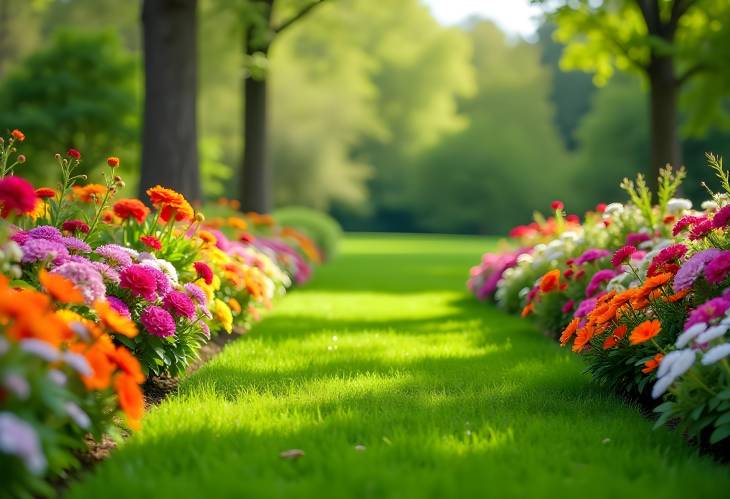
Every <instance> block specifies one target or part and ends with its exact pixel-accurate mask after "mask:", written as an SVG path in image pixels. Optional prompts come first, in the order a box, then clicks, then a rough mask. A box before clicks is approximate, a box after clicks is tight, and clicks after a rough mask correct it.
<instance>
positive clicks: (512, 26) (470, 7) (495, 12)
mask: <svg viewBox="0 0 730 499" xmlns="http://www.w3.org/2000/svg"><path fill="white" fill-rule="evenodd" d="M422 1H423V2H424V3H425V4H426V5H428V6H429V8H430V9H431V13H432V14H433V16H434V17H435V18H436V19H438V21H439V22H441V23H442V24H446V25H453V24H458V23H460V22H461V21H463V20H464V19H465V18H467V17H469V16H471V15H479V16H480V17H484V18H487V19H491V20H493V21H494V22H496V23H497V24H498V25H499V27H500V28H502V29H503V30H504V31H506V32H507V33H509V34H511V35H521V36H523V37H527V38H529V37H530V36H531V35H533V34H534V33H535V29H536V28H537V22H536V21H535V20H534V19H533V18H534V17H535V16H536V15H539V14H540V12H541V9H540V8H539V7H535V6H531V5H530V1H529V0H422Z"/></svg>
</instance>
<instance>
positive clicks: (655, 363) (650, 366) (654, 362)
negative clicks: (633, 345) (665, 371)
mask: <svg viewBox="0 0 730 499" xmlns="http://www.w3.org/2000/svg"><path fill="white" fill-rule="evenodd" d="M662 359H664V354H661V353H658V354H656V355H655V356H654V358H652V359H649V360H647V361H646V362H644V366H645V367H644V369H642V370H641V372H643V373H644V374H649V373H650V372H652V371H654V370H655V369H656V368H657V367H659V364H661V363H662Z"/></svg>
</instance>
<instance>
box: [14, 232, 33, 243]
mask: <svg viewBox="0 0 730 499" xmlns="http://www.w3.org/2000/svg"><path fill="white" fill-rule="evenodd" d="M10 239H12V240H13V241H15V242H16V243H18V244H20V245H22V244H25V242H26V241H27V240H28V239H30V236H29V235H28V232H27V231H24V230H19V231H18V232H16V233H15V234H13V235H12V236H10Z"/></svg>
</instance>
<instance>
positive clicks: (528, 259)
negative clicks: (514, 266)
mask: <svg viewBox="0 0 730 499" xmlns="http://www.w3.org/2000/svg"><path fill="white" fill-rule="evenodd" d="M532 260H533V258H532V255H530V254H528V253H523V254H521V255H520V256H518V257H517V263H532Z"/></svg>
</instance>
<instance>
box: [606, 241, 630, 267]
mask: <svg viewBox="0 0 730 499" xmlns="http://www.w3.org/2000/svg"><path fill="white" fill-rule="evenodd" d="M635 251H636V248H635V247H634V246H630V245H627V246H624V247H623V248H621V249H619V250H618V251H616V253H614V254H613V258H611V264H612V265H613V266H614V267H619V266H621V264H622V263H624V262H625V261H626V260H627V259H628V258H629V257H630V256H631V255H632V254H633V253H634V252H635Z"/></svg>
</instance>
